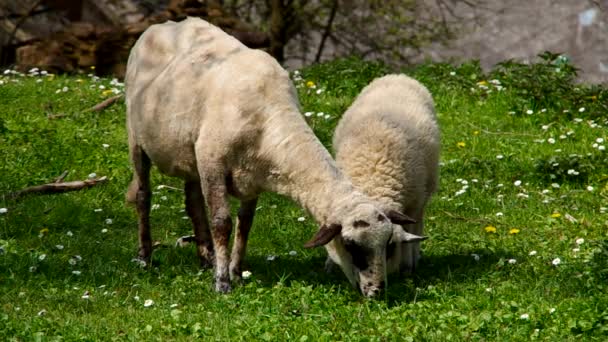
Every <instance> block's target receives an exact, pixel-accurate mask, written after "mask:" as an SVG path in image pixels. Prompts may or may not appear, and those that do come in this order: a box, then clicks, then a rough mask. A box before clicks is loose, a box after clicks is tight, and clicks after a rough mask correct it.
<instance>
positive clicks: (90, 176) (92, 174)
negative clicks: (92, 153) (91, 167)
mask: <svg viewBox="0 0 608 342" xmlns="http://www.w3.org/2000/svg"><path fill="white" fill-rule="evenodd" d="M95 177H97V174H96V173H95V172H92V173H89V178H95Z"/></svg>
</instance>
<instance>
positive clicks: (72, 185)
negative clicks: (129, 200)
mask: <svg viewBox="0 0 608 342" xmlns="http://www.w3.org/2000/svg"><path fill="white" fill-rule="evenodd" d="M107 180H108V177H105V176H104V177H101V178H95V179H87V180H82V181H73V182H60V183H48V184H42V185H35V186H31V187H29V188H25V189H23V190H20V191H17V192H15V193H13V194H12V195H10V198H12V199H18V198H20V197H23V196H25V195H28V194H34V193H35V194H41V195H44V194H56V193H62V192H68V191H76V190H81V189H85V188H90V187H92V186H95V185H97V184H100V183H104V182H106V181H107Z"/></svg>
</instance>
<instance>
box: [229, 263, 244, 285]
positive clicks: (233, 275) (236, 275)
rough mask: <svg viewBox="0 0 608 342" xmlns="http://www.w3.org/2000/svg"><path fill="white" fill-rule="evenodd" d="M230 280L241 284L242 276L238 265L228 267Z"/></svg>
mask: <svg viewBox="0 0 608 342" xmlns="http://www.w3.org/2000/svg"><path fill="white" fill-rule="evenodd" d="M230 281H231V282H233V283H235V284H238V285H241V284H243V276H242V272H241V269H240V267H234V268H232V267H231V268H230Z"/></svg>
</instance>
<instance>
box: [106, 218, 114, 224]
mask: <svg viewBox="0 0 608 342" xmlns="http://www.w3.org/2000/svg"><path fill="white" fill-rule="evenodd" d="M105 222H106V224H112V222H113V221H112V219H111V218H108V219H106V221H105Z"/></svg>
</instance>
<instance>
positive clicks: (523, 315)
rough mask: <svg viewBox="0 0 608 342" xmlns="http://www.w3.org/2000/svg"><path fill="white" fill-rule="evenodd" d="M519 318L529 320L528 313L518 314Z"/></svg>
mask: <svg viewBox="0 0 608 342" xmlns="http://www.w3.org/2000/svg"><path fill="white" fill-rule="evenodd" d="M519 319H523V320H529V319H530V315H528V314H527V313H525V314H522V315H521V316H519Z"/></svg>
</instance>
